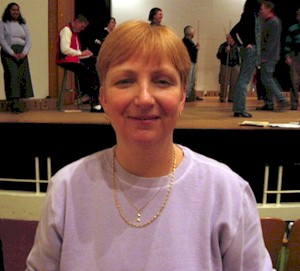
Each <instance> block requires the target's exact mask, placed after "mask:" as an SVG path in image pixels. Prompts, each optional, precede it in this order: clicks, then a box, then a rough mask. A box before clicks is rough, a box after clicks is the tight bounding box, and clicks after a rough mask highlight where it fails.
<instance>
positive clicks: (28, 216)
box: [0, 157, 300, 221]
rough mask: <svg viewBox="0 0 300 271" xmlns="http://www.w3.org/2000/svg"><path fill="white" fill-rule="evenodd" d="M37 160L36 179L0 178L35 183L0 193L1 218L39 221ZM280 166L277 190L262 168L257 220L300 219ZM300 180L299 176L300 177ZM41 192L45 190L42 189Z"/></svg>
mask: <svg viewBox="0 0 300 271" xmlns="http://www.w3.org/2000/svg"><path fill="white" fill-rule="evenodd" d="M40 175H41V174H40V159H39V158H38V157H36V158H35V179H10V178H0V183H1V182H13V183H16V184H17V183H34V184H35V189H34V190H33V191H24V190H22V191H20V190H17V191H16V190H0V206H5V208H0V218H11V219H25V220H38V219H39V216H40V213H41V209H42V206H43V201H44V198H45V195H46V193H45V192H42V191H41V184H44V185H46V184H47V183H48V182H49V180H50V178H51V176H52V169H51V159H50V158H47V180H41V178H40ZM282 175H283V166H279V168H278V177H277V189H275V190H269V188H268V186H269V178H270V176H269V166H268V165H267V166H265V172H264V186H263V199H262V203H258V204H257V207H258V211H259V215H260V217H279V218H282V219H284V220H286V221H293V220H296V219H298V218H299V217H300V197H299V200H298V201H297V202H283V201H282V199H281V195H282V194H298V193H299V194H300V190H283V189H282V187H283V185H282V181H283V178H282ZM299 177H300V176H299ZM43 190H44V189H43ZM270 194H276V203H274V197H273V198H272V201H273V203H271V202H268V195H270Z"/></svg>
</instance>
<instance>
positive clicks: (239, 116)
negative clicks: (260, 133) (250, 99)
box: [233, 111, 252, 118]
mask: <svg viewBox="0 0 300 271" xmlns="http://www.w3.org/2000/svg"><path fill="white" fill-rule="evenodd" d="M233 116H234V117H236V118H252V115H251V114H250V113H248V112H246V111H245V112H239V113H238V112H235V113H234V115H233Z"/></svg>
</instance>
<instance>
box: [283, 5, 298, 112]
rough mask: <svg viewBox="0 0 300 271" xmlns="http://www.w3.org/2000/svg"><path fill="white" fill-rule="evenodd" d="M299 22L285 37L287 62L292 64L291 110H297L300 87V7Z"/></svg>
mask: <svg viewBox="0 0 300 271" xmlns="http://www.w3.org/2000/svg"><path fill="white" fill-rule="evenodd" d="M296 18H297V20H298V23H297V24H294V25H292V26H291V27H290V28H289V29H288V33H287V36H286V39H285V46H284V53H285V62H286V64H288V65H289V66H290V72H291V81H292V89H291V110H297V108H298V103H299V94H298V93H299V87H300V9H298V11H297V17H296Z"/></svg>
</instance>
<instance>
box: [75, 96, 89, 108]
mask: <svg viewBox="0 0 300 271" xmlns="http://www.w3.org/2000/svg"><path fill="white" fill-rule="evenodd" d="M78 100H79V101H78ZM89 102H90V97H89V96H88V95H87V94H85V95H83V96H81V97H79V99H76V100H75V101H74V104H75V105H79V104H88V103H89Z"/></svg>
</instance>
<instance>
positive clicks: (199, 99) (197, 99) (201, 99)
mask: <svg viewBox="0 0 300 271" xmlns="http://www.w3.org/2000/svg"><path fill="white" fill-rule="evenodd" d="M195 100H196V101H203V98H202V97H199V96H196V98H195Z"/></svg>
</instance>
